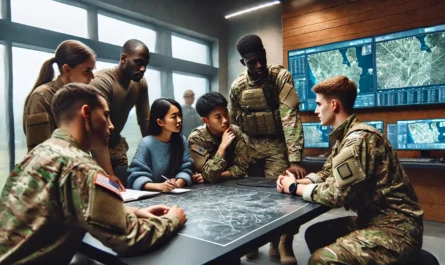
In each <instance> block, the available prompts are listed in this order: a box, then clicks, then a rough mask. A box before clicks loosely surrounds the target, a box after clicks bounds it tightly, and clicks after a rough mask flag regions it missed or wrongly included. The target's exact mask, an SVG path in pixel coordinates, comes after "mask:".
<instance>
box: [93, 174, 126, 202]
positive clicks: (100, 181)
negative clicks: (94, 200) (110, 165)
mask: <svg viewBox="0 0 445 265" xmlns="http://www.w3.org/2000/svg"><path fill="white" fill-rule="evenodd" d="M94 184H96V185H98V186H101V187H102V188H104V189H107V190H109V191H111V192H114V193H115V194H117V195H118V196H119V197H120V198H122V195H121V192H120V191H119V185H118V184H117V183H116V182H114V181H112V180H111V179H109V178H108V177H106V176H104V175H103V174H101V173H99V172H97V173H96V176H95V177H94Z"/></svg>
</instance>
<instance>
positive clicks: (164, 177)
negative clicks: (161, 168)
mask: <svg viewBox="0 0 445 265" xmlns="http://www.w3.org/2000/svg"><path fill="white" fill-rule="evenodd" d="M161 177H162V178H163V179H165V180H167V181H170V182H172V183H173V184H175V186H176V187H178V184H177V183H176V182H174V181H172V180H171V179H169V178H167V177H166V176H164V175H161Z"/></svg>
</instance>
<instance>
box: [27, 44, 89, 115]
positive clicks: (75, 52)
mask: <svg viewBox="0 0 445 265" xmlns="http://www.w3.org/2000/svg"><path fill="white" fill-rule="evenodd" d="M91 58H96V53H94V51H93V50H92V49H91V48H90V47H88V46H87V45H85V44H83V43H82V42H80V41H77V40H66V41H64V42H62V43H61V44H60V45H59V46H58V47H57V49H56V54H55V56H54V57H53V58H51V59H48V60H46V61H45V62H44V63H43V65H42V68H41V69H40V73H39V76H38V77H37V80H36V82H35V84H34V86H33V87H32V90H31V92H29V94H28V96H27V97H26V101H25V106H26V105H27V104H28V100H29V97H30V96H31V94H32V92H33V91H34V90H35V89H36V88H37V87H39V86H41V85H43V84H46V83H48V82H50V81H52V80H53V79H54V69H53V64H54V63H57V67H58V68H59V71H60V73H61V74H63V70H62V67H63V65H65V64H67V65H69V66H70V67H76V65H79V64H81V63H84V62H86V61H88V60H90V59H91Z"/></svg>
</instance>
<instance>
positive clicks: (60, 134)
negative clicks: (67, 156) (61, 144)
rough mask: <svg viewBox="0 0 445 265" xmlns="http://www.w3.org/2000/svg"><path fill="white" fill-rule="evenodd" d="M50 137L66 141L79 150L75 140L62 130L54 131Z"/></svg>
mask: <svg viewBox="0 0 445 265" xmlns="http://www.w3.org/2000/svg"><path fill="white" fill-rule="evenodd" d="M51 137H52V138H57V139H61V140H64V141H67V142H69V143H70V144H72V145H73V146H75V147H77V148H79V149H81V148H80V144H79V142H77V140H76V139H75V138H74V137H73V136H72V135H71V134H69V133H68V132H66V131H64V130H62V129H56V130H55V131H54V132H53V135H52V136H51Z"/></svg>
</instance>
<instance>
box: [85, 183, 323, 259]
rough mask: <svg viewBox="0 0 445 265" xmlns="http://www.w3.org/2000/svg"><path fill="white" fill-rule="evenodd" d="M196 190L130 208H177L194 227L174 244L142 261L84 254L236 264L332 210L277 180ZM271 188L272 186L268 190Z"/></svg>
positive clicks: (90, 249)
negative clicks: (280, 187)
mask: <svg viewBox="0 0 445 265" xmlns="http://www.w3.org/2000/svg"><path fill="white" fill-rule="evenodd" d="M246 180H247V181H249V182H250V183H251V184H252V185H256V184H258V185H261V186H264V185H265V186H270V187H252V186H240V185H239V184H238V183H240V180H229V181H225V182H222V183H217V184H204V185H195V186H192V187H191V188H192V191H190V192H188V193H184V194H175V195H173V194H162V195H160V196H156V197H153V198H150V199H147V200H141V201H136V202H130V203H128V204H127V205H132V206H135V205H136V206H150V205H154V204H160V203H163V204H166V205H169V206H171V205H174V204H177V205H179V206H180V207H183V208H184V211H185V212H186V214H187V218H188V222H187V223H186V226H185V227H184V228H183V229H182V230H181V231H179V233H178V235H177V236H175V237H173V238H172V239H171V241H169V242H168V243H166V244H164V245H163V246H160V247H159V248H158V249H155V250H153V251H152V252H150V253H147V254H145V255H142V256H137V257H125V258H123V257H116V256H114V255H111V254H108V253H105V252H104V251H102V250H106V248H104V247H103V245H101V244H100V242H98V241H97V242H89V243H88V244H86V243H84V244H83V245H82V247H81V249H80V250H81V251H82V252H84V253H86V254H88V255H89V256H91V257H93V258H95V259H96V260H98V261H101V262H103V263H107V264H159V265H162V264H184V265H186V264H235V263H236V262H238V261H239V258H240V257H242V256H243V255H245V254H246V253H248V252H250V251H252V250H253V249H255V248H258V247H260V246H262V245H264V244H266V243H268V242H270V241H271V239H272V238H274V237H276V236H279V235H281V234H285V233H297V232H298V228H299V227H300V225H301V224H304V223H306V222H308V221H310V220H312V219H313V218H315V217H317V216H319V215H321V214H323V213H325V212H327V211H328V210H329V208H327V207H324V206H321V205H318V204H314V203H308V202H305V201H303V200H302V199H301V198H299V197H293V196H289V195H285V194H279V193H278V192H277V191H276V189H275V186H274V182H275V180H267V179H264V178H246V179H243V180H242V181H243V182H245V181H246ZM268 183H269V184H270V185H268Z"/></svg>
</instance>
